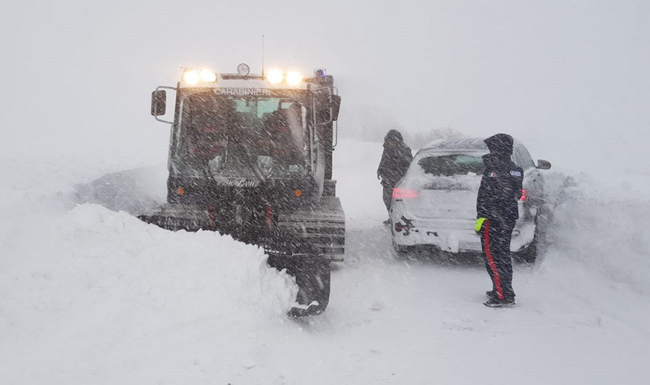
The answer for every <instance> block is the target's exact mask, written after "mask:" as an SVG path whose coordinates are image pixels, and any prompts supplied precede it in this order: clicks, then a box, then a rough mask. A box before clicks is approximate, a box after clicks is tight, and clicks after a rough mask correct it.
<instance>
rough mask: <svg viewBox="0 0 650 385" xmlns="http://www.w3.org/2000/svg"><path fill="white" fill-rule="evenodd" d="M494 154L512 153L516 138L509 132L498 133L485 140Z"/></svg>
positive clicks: (508, 154)
mask: <svg viewBox="0 0 650 385" xmlns="http://www.w3.org/2000/svg"><path fill="white" fill-rule="evenodd" d="M484 142H485V144H487V147H488V149H489V150H490V152H491V153H492V154H497V155H507V156H510V155H512V146H513V143H514V140H513V139H512V136H510V135H508V134H496V135H492V136H490V137H489V138H487V139H485V140H484Z"/></svg>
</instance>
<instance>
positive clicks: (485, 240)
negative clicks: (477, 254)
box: [483, 220, 505, 299]
mask: <svg viewBox="0 0 650 385" xmlns="http://www.w3.org/2000/svg"><path fill="white" fill-rule="evenodd" d="M489 230H490V221H489V220H485V224H484V225H483V243H484V244H485V256H486V257H487V260H488V265H490V269H492V273H493V274H494V285H495V286H496V287H497V296H498V297H499V299H504V298H505V296H504V295H503V289H502V288H501V277H500V276H499V272H498V271H497V265H496V264H495V263H494V258H492V252H491V251H490V233H489Z"/></svg>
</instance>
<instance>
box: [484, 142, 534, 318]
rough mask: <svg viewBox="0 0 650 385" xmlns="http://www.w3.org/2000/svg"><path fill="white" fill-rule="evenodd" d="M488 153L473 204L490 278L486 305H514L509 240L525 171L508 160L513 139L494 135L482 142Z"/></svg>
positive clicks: (517, 212) (517, 216) (515, 219)
mask: <svg viewBox="0 0 650 385" xmlns="http://www.w3.org/2000/svg"><path fill="white" fill-rule="evenodd" d="M485 144H487V146H488V149H489V150H490V153H489V154H487V155H484V156H483V164H484V166H485V169H484V171H483V178H482V179H481V187H480V188H479V191H478V198H477V202H476V212H477V218H478V219H477V221H476V227H475V230H476V232H478V233H480V235H481V241H482V242H481V245H482V248H483V255H484V257H485V262H486V263H485V264H486V268H487V271H488V274H490V278H491V279H492V290H491V291H488V292H487V293H486V294H487V296H488V300H487V301H486V302H485V305H486V306H490V307H500V306H509V305H514V303H515V292H514V290H513V289H512V260H511V259H510V240H511V239H512V230H513V229H514V227H515V222H516V221H517V218H519V209H518V204H517V202H518V201H519V199H520V198H521V194H522V184H523V175H524V171H523V170H522V169H521V167H518V166H517V165H515V164H514V163H513V162H512V160H511V159H510V157H511V155H512V148H513V139H512V137H511V136H510V135H507V134H496V135H494V136H491V137H489V138H487V139H485Z"/></svg>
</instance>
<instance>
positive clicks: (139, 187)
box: [0, 141, 650, 384]
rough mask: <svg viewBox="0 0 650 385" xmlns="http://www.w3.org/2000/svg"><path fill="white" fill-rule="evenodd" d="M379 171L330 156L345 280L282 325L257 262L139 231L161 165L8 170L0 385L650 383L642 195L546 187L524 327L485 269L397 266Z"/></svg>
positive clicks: (186, 236) (371, 163)
mask: <svg viewBox="0 0 650 385" xmlns="http://www.w3.org/2000/svg"><path fill="white" fill-rule="evenodd" d="M380 155H381V145H380V144H377V143H362V142H352V141H343V142H341V143H340V145H339V146H338V148H337V150H336V153H335V162H336V164H335V174H336V177H337V179H338V180H339V182H338V193H339V196H341V199H342V202H343V206H344V209H345V211H346V216H347V220H348V223H347V226H348V234H347V243H348V248H347V253H346V261H345V262H344V263H341V264H337V265H336V267H335V271H334V272H333V277H332V285H333V286H332V297H331V301H330V306H329V308H328V310H327V311H326V312H325V313H324V314H322V315H320V316H316V317H312V318H309V319H305V320H291V319H288V318H287V317H286V316H285V311H286V310H287V309H288V308H289V307H290V306H291V303H292V298H293V296H294V295H295V292H296V286H295V285H294V283H293V281H292V279H291V278H290V277H288V276H286V275H285V274H284V273H281V272H278V271H275V270H273V269H269V268H267V267H266V265H265V256H264V255H263V252H262V251H261V250H259V249H258V248H256V247H254V246H249V245H243V244H241V243H238V242H235V241H233V240H232V239H231V238H229V237H222V236H219V235H217V234H213V233H209V232H200V233H185V232H177V233H171V232H167V231H163V230H161V229H158V228H156V227H154V226H151V225H147V224H145V223H142V222H140V221H138V220H137V219H136V218H134V217H133V216H132V215H131V213H135V212H138V211H140V210H142V209H146V208H147V207H150V206H151V205H154V204H155V203H156V202H158V201H160V200H162V199H163V197H164V191H165V187H164V183H165V165H164V160H162V159H160V162H159V164H158V165H155V166H152V167H142V166H144V164H143V163H142V161H140V160H137V159H122V160H121V162H120V163H119V164H111V163H106V162H104V163H98V162H97V161H94V162H95V163H94V164H93V161H92V160H88V159H83V160H81V159H76V160H75V159H74V158H66V159H61V158H52V159H42V160H35V161H31V162H29V163H27V162H25V161H16V160H10V159H7V160H3V164H4V165H7V166H8V167H3V169H2V170H0V173H1V174H0V179H1V180H3V181H5V183H4V184H3V185H2V187H0V218H1V219H0V383H2V384H88V383H92V384H109V383H110V384H116V383H117V384H179V383H188V384H201V383H204V384H227V383H232V384H304V383H314V384H331V383H341V384H370V383H385V384H429V383H456V384H475V383H482V384H484V383H487V384H491V383H494V384H496V383H498V384H503V383H511V384H521V383H526V384H548V383H551V382H555V383H569V384H573V383H589V384H612V383H621V384H622V383H625V384H645V383H647V382H648V381H649V380H650V368H648V366H647V364H646V362H647V361H648V359H650V300H649V299H650V261H649V259H648V257H649V256H650V242H649V241H648V239H647V237H646V236H645V233H646V231H645V229H644V226H643V225H644V223H645V218H648V217H649V216H650V202H649V201H648V198H647V196H648V195H647V192H648V190H650V189H646V187H647V185H644V184H643V183H641V184H634V185H630V184H629V182H627V181H625V180H624V181H617V182H616V183H610V184H604V183H603V182H602V178H601V179H598V176H593V175H591V176H589V175H582V174H580V175H572V174H568V175H567V174H563V173H562V172H558V171H553V172H550V173H547V181H548V183H549V186H550V188H549V196H550V197H549V198H550V200H551V201H552V202H553V204H554V205H555V206H556V207H555V211H554V217H553V222H552V226H551V228H550V229H549V233H548V241H549V242H548V243H549V244H548V246H547V248H546V250H545V251H544V254H543V255H542V256H541V258H540V260H539V263H538V264H537V265H535V266H532V267H531V266H526V265H518V266H516V270H515V278H514V286H515V290H516V291H517V294H518V297H517V300H518V305H517V307H516V308H514V309H488V308H485V307H484V306H482V305H481V302H482V300H483V296H484V294H483V293H484V291H485V290H486V289H487V288H489V286H490V283H489V278H488V275H487V273H486V272H485V270H484V267H483V266H481V264H476V263H472V262H463V261H447V260H446V259H444V258H441V257H436V258H417V259H414V260H399V259H397V258H396V257H395V255H394V253H393V252H392V250H391V246H390V238H389V236H390V234H389V232H388V230H387V229H386V228H385V227H384V226H383V225H382V224H381V221H382V220H384V219H385V217H386V213H385V210H384V207H383V203H382V202H381V190H380V185H379V183H378V181H377V180H376V177H375V175H376V173H375V170H376V167H377V164H378V162H379V157H380ZM79 161H83V162H79ZM124 170H130V171H124ZM630 179H631V177H630ZM630 192H632V193H630ZM119 210H122V211H119Z"/></svg>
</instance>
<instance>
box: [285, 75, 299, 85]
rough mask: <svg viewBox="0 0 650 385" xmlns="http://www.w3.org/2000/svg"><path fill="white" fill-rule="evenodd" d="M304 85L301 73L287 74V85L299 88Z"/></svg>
mask: <svg viewBox="0 0 650 385" xmlns="http://www.w3.org/2000/svg"><path fill="white" fill-rule="evenodd" d="M300 83H302V75H301V74H300V73H299V72H289V73H288V74H287V84H289V85H290V86H297V85H298V84H300Z"/></svg>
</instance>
